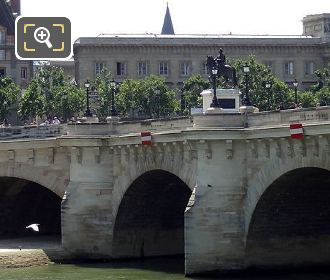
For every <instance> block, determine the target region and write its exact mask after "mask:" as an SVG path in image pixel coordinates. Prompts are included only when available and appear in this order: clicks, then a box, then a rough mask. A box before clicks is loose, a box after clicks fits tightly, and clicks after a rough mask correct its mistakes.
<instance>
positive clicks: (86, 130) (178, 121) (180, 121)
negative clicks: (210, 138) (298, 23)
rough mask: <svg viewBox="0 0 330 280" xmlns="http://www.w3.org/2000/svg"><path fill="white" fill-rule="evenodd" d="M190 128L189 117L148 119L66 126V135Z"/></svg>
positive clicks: (115, 133)
mask: <svg viewBox="0 0 330 280" xmlns="http://www.w3.org/2000/svg"><path fill="white" fill-rule="evenodd" d="M187 127H192V122H191V120H190V118H189V117H176V118H166V119H165V118H164V119H149V120H139V121H118V122H117V121H115V122H110V123H74V124H68V126H67V135H68V136H75V135H123V134H129V133H140V132H141V131H145V130H147V131H151V132H157V131H165V130H175V129H184V128H187Z"/></svg>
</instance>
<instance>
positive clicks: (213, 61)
mask: <svg viewBox="0 0 330 280" xmlns="http://www.w3.org/2000/svg"><path fill="white" fill-rule="evenodd" d="M206 66H207V69H208V71H209V73H210V75H211V74H212V70H214V69H216V70H217V78H220V77H223V78H224V80H225V83H226V84H230V85H231V86H233V87H236V86H237V85H238V84H237V77H236V69H235V68H234V67H232V66H230V65H228V64H226V57H225V55H224V54H223V50H222V49H220V51H219V55H218V56H217V57H216V58H213V56H211V55H208V56H207V59H206ZM209 78H210V80H211V79H212V77H211V76H210V77H209Z"/></svg>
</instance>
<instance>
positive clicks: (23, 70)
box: [21, 67, 28, 80]
mask: <svg viewBox="0 0 330 280" xmlns="http://www.w3.org/2000/svg"><path fill="white" fill-rule="evenodd" d="M27 76H28V75H27V67H22V68H21V79H22V80H27Z"/></svg>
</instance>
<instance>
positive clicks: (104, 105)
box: [93, 68, 116, 118]
mask: <svg viewBox="0 0 330 280" xmlns="http://www.w3.org/2000/svg"><path fill="white" fill-rule="evenodd" d="M112 83H114V81H113V80H112V75H111V72H110V71H109V70H108V69H106V68H103V69H102V71H101V73H100V74H99V75H97V76H96V78H95V81H94V82H93V87H94V89H95V90H96V91H97V92H98V94H99V98H100V100H99V102H100V107H99V108H98V110H97V116H98V117H100V118H106V117H107V116H110V115H111V107H110V106H111V103H112V96H114V95H115V92H116V86H112ZM114 102H115V100H114Z"/></svg>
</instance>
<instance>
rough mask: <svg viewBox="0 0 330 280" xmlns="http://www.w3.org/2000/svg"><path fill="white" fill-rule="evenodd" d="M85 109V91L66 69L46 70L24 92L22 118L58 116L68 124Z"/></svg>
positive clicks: (21, 105) (39, 72)
mask: <svg viewBox="0 0 330 280" xmlns="http://www.w3.org/2000/svg"><path fill="white" fill-rule="evenodd" d="M84 106H85V93H84V91H82V90H80V89H78V88H77V87H76V86H75V85H73V84H72V83H71V81H70V78H69V77H68V76H66V75H65V74H64V71H63V69H62V68H59V67H54V66H44V67H42V68H41V69H40V70H39V71H38V72H37V73H36V75H35V77H34V78H33V79H32V80H31V82H30V84H29V86H28V87H27V89H26V90H25V91H24V92H23V94H22V97H21V99H20V101H19V114H20V116H21V117H22V118H23V119H32V118H34V117H35V116H39V117H41V118H42V117H44V116H46V117H48V118H52V117H53V116H57V117H59V118H62V119H63V120H67V119H68V118H70V117H72V116H74V115H76V114H78V113H79V112H81V111H82V110H83V108H84Z"/></svg>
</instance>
